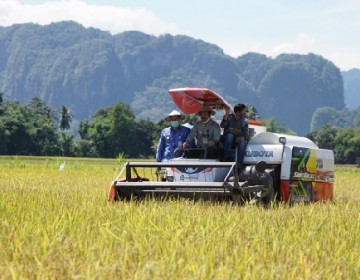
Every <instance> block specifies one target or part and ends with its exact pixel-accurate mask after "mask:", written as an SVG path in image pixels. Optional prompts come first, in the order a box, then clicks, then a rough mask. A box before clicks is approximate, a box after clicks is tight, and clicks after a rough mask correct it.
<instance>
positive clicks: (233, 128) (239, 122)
mask: <svg viewBox="0 0 360 280" xmlns="http://www.w3.org/2000/svg"><path fill="white" fill-rule="evenodd" d="M246 112H247V107H246V106H245V104H237V105H235V107H234V114H229V109H225V115H224V117H223V119H222V121H221V123H220V127H222V128H223V129H224V159H225V160H228V161H231V159H232V158H233V157H232V152H231V150H232V148H233V147H234V146H235V147H236V149H237V157H236V159H235V160H236V162H237V163H238V166H239V167H242V163H243V161H244V157H245V151H246V146H247V142H248V141H249V125H248V119H247V117H246Z"/></svg>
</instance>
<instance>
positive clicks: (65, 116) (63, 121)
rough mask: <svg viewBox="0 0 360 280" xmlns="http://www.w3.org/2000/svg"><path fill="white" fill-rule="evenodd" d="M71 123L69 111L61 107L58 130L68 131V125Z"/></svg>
mask: <svg viewBox="0 0 360 280" xmlns="http://www.w3.org/2000/svg"><path fill="white" fill-rule="evenodd" d="M71 121H72V116H71V114H70V110H68V108H66V107H65V106H62V107H61V109H60V125H59V127H60V129H61V130H66V129H70V124H71Z"/></svg>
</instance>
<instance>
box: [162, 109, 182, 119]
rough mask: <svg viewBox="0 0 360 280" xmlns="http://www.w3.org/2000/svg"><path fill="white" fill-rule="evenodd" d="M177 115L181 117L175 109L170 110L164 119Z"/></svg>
mask: <svg viewBox="0 0 360 280" xmlns="http://www.w3.org/2000/svg"><path fill="white" fill-rule="evenodd" d="M174 116H178V117H181V113H180V112H179V111H176V110H172V111H171V112H170V114H169V115H167V117H166V119H165V120H170V117H174Z"/></svg>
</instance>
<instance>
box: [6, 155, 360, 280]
mask: <svg viewBox="0 0 360 280" xmlns="http://www.w3.org/2000/svg"><path fill="white" fill-rule="evenodd" d="M63 160H64V159H60V158H31V157H0V223H1V225H0V278H1V279H27V278H29V279H73V278H74V279H359V278H360V244H359V243H360V214H359V213H360V211H359V210H360V198H359V197H360V169H359V168H356V167H353V166H337V168H336V173H335V201H334V202H331V203H314V204H310V205H301V204H299V205H295V206H293V207H289V206H287V205H283V204H280V205H278V206H274V207H272V208H269V209H265V208H262V207H258V206H250V205H245V206H241V207H239V206H231V205H230V204H228V203H210V202H192V201H186V200H169V201H158V200H151V199H148V200H145V201H142V202H118V203H109V202H107V192H108V189H109V186H110V183H111V180H112V179H114V178H115V177H116V176H117V174H118V172H119V168H118V166H117V164H118V163H117V162H116V161H115V160H90V159H65V160H66V167H65V169H64V170H63V171H62V172H60V171H59V166H60V164H61V163H62V162H63Z"/></svg>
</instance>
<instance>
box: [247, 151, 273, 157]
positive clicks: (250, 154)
mask: <svg viewBox="0 0 360 280" xmlns="http://www.w3.org/2000/svg"><path fill="white" fill-rule="evenodd" d="M245 155H246V156H247V157H274V151H246V154H245Z"/></svg>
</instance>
